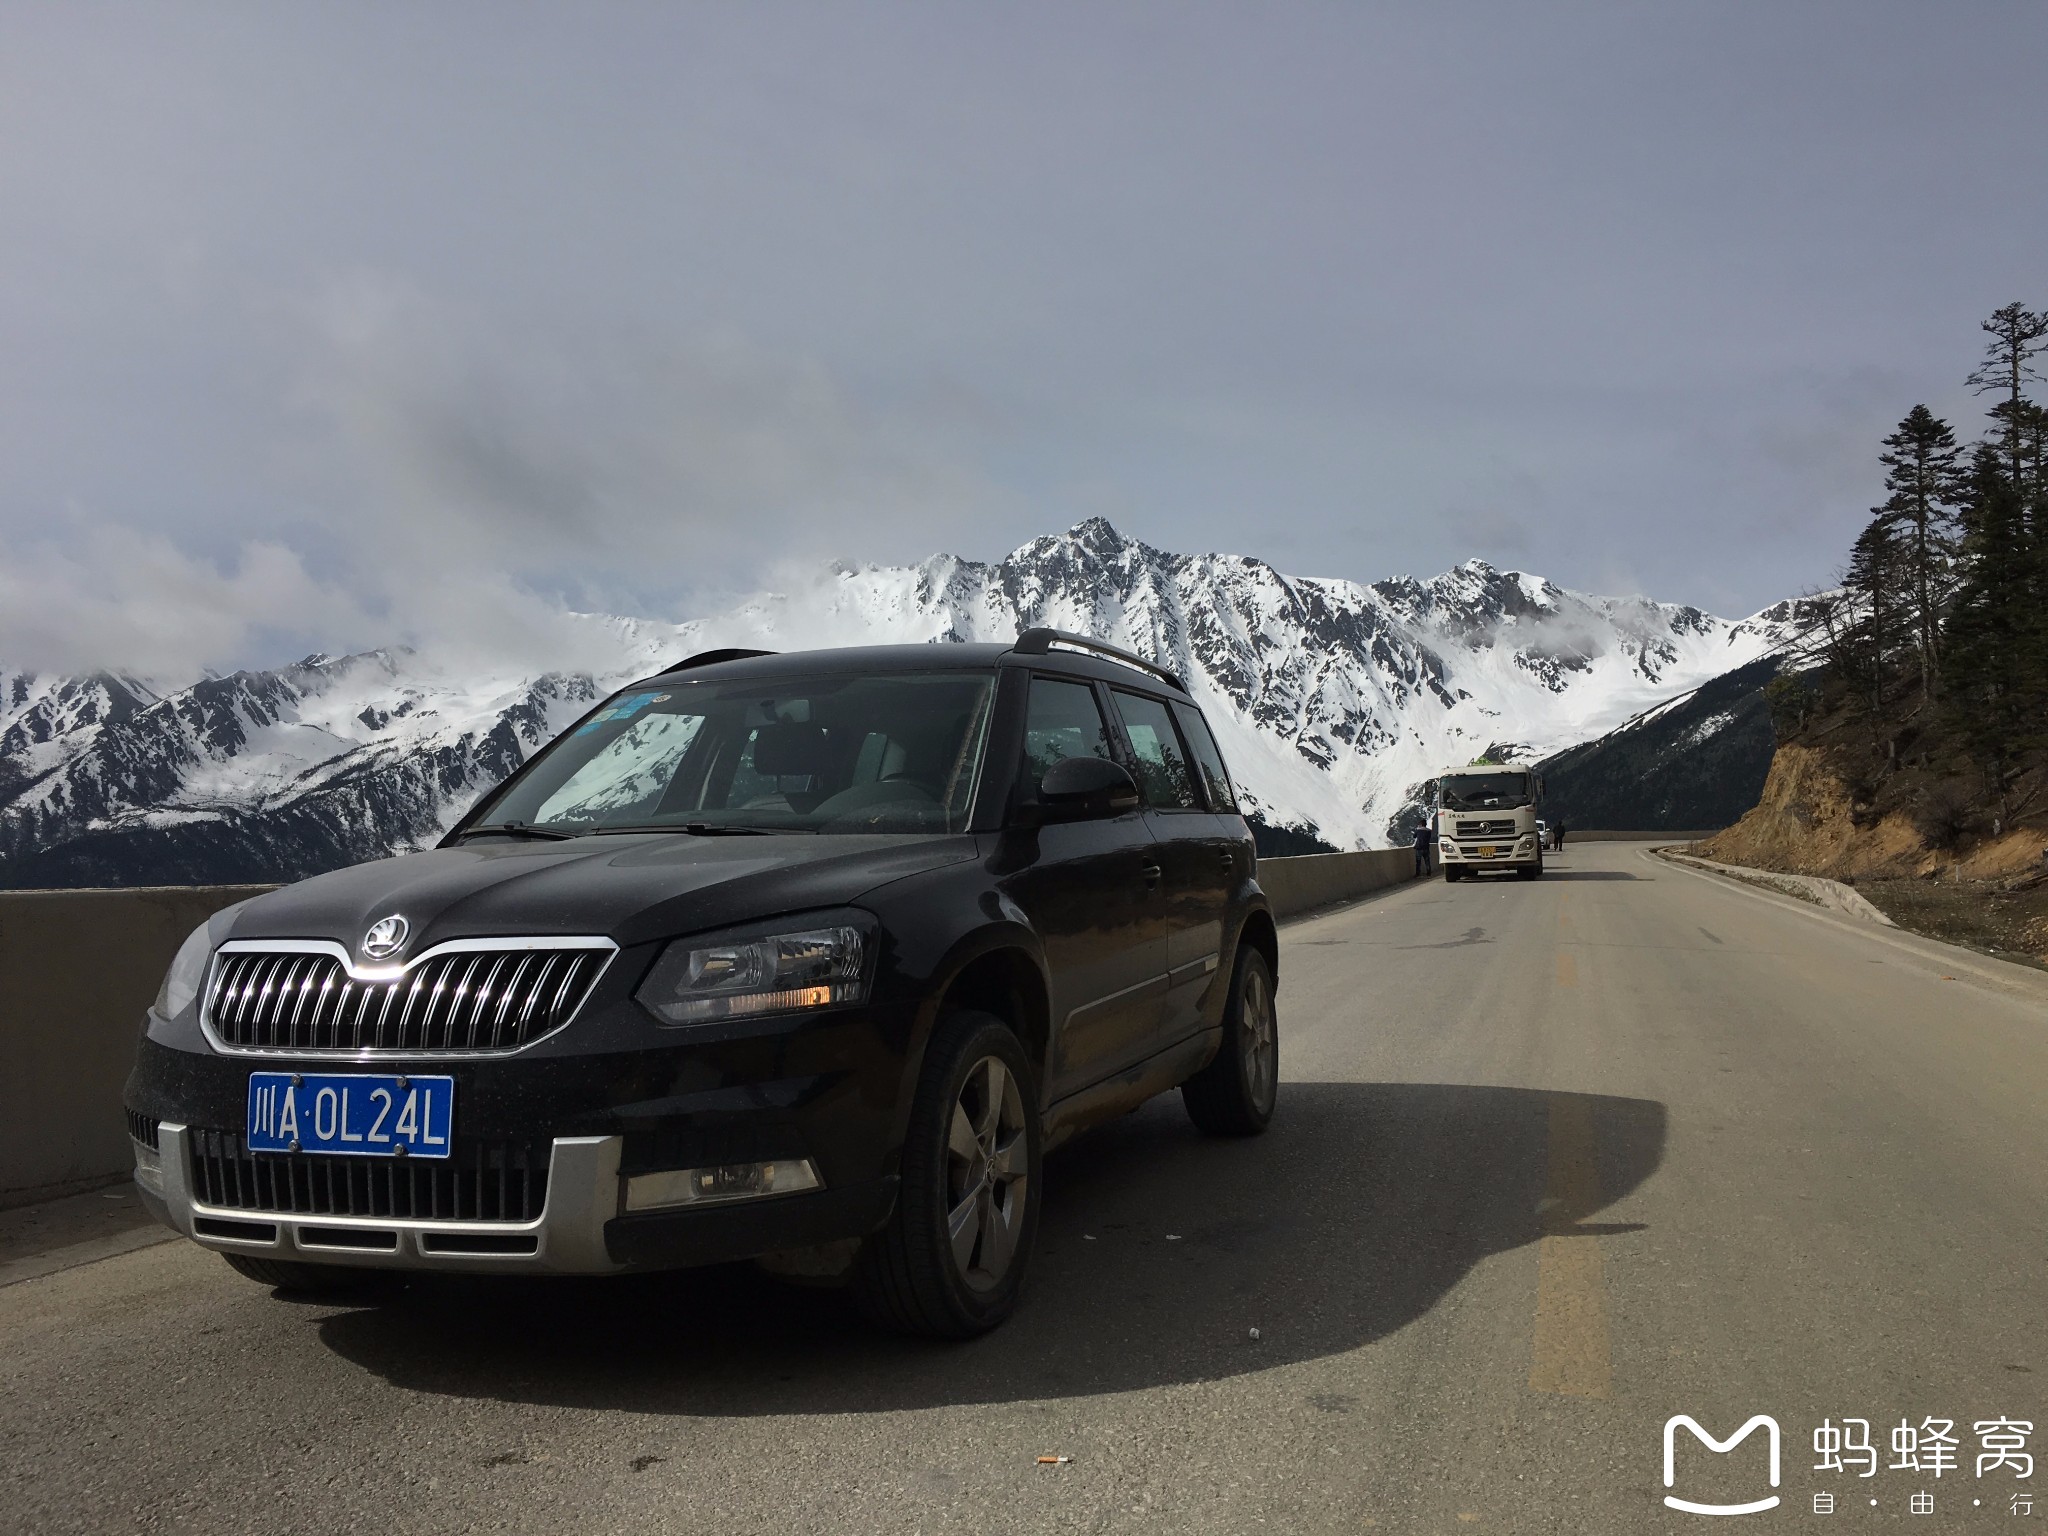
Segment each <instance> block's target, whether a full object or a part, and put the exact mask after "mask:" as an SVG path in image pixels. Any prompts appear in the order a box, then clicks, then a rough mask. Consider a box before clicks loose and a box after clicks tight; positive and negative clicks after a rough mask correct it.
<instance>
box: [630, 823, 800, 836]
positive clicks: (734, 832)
mask: <svg viewBox="0 0 2048 1536" xmlns="http://www.w3.org/2000/svg"><path fill="white" fill-rule="evenodd" d="M809 830H810V829H809V828H808V827H746V826H739V825H736V824H734V823H732V822H729V821H663V822H641V823H638V824H636V825H633V826H626V827H599V828H598V829H597V835H598V836H599V837H609V836H611V835H612V834H613V833H620V832H682V833H686V834H687V835H689V836H691V837H773V836H774V835H775V834H776V833H778V832H807V831H809Z"/></svg>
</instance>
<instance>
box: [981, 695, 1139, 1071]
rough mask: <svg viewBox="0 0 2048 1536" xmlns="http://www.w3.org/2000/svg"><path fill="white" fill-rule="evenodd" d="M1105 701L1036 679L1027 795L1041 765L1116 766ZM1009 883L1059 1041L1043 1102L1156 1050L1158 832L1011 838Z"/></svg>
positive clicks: (1115, 820) (1132, 817)
mask: <svg viewBox="0 0 2048 1536" xmlns="http://www.w3.org/2000/svg"><path fill="white" fill-rule="evenodd" d="M1114 742H1115V738H1114V736H1113V735H1112V734H1111V731H1110V728H1109V723H1108V720H1107V718H1106V717H1105V716H1104V714H1103V709H1102V701H1101V699H1100V698H1099V696H1098V693H1097V690H1096V688H1095V687H1094V685H1093V684H1091V683H1089V682H1087V681H1085V680H1082V679H1077V678H1070V677H1047V676H1034V677H1033V678H1032V679H1031V681H1030V690H1029V695H1028V699H1027V705H1026V715H1025V727H1024V758H1025V761H1024V765H1023V770H1022V790H1023V795H1024V798H1026V799H1030V798H1032V797H1033V796H1034V795H1035V791H1036V787H1037V784H1038V782H1039V780H1040V779H1042V778H1043V777H1044V776H1045V771H1046V769H1048V768H1050V767H1051V766H1052V765H1053V764H1054V763H1056V762H1058V761H1060V759H1062V758H1065V757H1073V756H1078V755H1082V754H1088V755H1093V756H1096V757H1102V758H1107V759H1109V760H1110V761H1113V762H1114V761H1119V760H1120V754H1119V753H1118V752H1117V750H1116V747H1115V745H1114ZM1010 838H1011V841H1012V843H1013V844H1014V850H1015V862H1014V865H1013V867H1012V868H1011V869H1010V870H1009V871H1008V872H1007V873H1006V875H1005V876H1004V879H1003V887H1004V890H1005V892H1006V893H1007V894H1008V895H1009V897H1010V898H1011V900H1013V901H1015V902H1016V903H1017V905H1018V906H1019V907H1021V908H1022V909H1023V910H1024V912H1025V914H1026V916H1027V917H1029V919H1030V921H1031V925H1032V927H1033V928H1034V929H1035V930H1036V931H1037V933H1038V935H1039V939H1040V941H1041V942H1042V943H1043V944H1044V946H1045V960H1046V970H1047V972H1048V974H1049V977H1050V987H1051V991H1052V997H1051V1003H1052V1007H1051V1013H1052V1019H1053V1039H1052V1052H1051V1063H1050V1067H1049V1073H1050V1077H1051V1085H1050V1090H1051V1091H1050V1092H1049V1093H1048V1094H1047V1100H1048V1102H1050V1101H1052V1100H1057V1099H1061V1098H1064V1097H1066V1096H1067V1095H1068V1094H1070V1093H1076V1092H1078V1091H1080V1090H1081V1089H1083V1088H1087V1087H1089V1086H1091V1085H1092V1084H1094V1083H1098V1082H1100V1081H1102V1080H1103V1079H1104V1078H1106V1077H1109V1076H1111V1075H1112V1074H1113V1073H1115V1072H1116V1071H1117V1070H1118V1069H1119V1068H1121V1067H1124V1066H1127V1065H1129V1064H1130V1063H1131V1062H1133V1061H1135V1060H1138V1059H1140V1058H1142V1057H1143V1056H1145V1055H1147V1054H1149V1051H1150V1048H1151V1042H1152V1041H1153V1040H1154V1039H1155V1037H1156V1036H1157V1034H1158V1029H1159V1009H1160V1004H1161V1001H1162V999H1163V997H1164V995H1165V992H1166V936H1165V929H1164V927H1163V925H1162V924H1161V922H1160V920H1159V909H1160V904H1161V890H1160V875H1159V872H1158V871H1157V869H1156V866H1155V864H1154V860H1153V856H1152V855H1153V847H1152V844H1153V837H1152V830H1151V828H1150V826H1149V825H1148V824H1147V822H1146V819H1145V816H1144V814H1143V813H1142V812H1141V811H1131V812H1128V813H1126V814H1124V815H1122V816H1114V817H1109V818H1107V819H1103V820H1096V821H1076V822H1056V823H1053V824H1051V825H1047V826H1038V827H1034V828H1030V829H1028V830H1019V831H1016V832H1013V833H1012V834H1011V835H1010Z"/></svg>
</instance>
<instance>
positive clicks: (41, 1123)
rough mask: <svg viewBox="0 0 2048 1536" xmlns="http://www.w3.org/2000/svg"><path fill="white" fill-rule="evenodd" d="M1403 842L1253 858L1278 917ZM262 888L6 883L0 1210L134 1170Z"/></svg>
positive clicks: (1337, 897)
mask: <svg viewBox="0 0 2048 1536" xmlns="http://www.w3.org/2000/svg"><path fill="white" fill-rule="evenodd" d="M1413 870H1414V856H1413V854H1411V853H1410V852H1409V850H1407V849H1405V848H1401V849H1394V850H1392V851H1389V852H1380V853H1325V854H1312V855H1309V856H1307V857H1302V858H1285V859H1261V860H1259V880H1260V883H1261V884H1263V885H1264V886H1265V888H1266V891H1267V893H1268V895H1269V896H1270V897H1271V899H1272V902H1273V910H1274V913H1275V914H1276V915H1277V916H1279V917H1282V918H1286V917H1291V916H1293V915H1294V914H1296V913H1299V912H1306V911H1309V910H1311V909H1313V908H1315V907H1321V906H1327V905H1329V904H1331V903H1332V902H1338V901H1348V900H1350V899H1352V898H1354V897H1357V896H1363V895H1365V894H1366V893H1367V892H1369V891H1375V890H1379V889H1380V888H1381V887H1383V886H1389V885H1394V884H1396V883H1398V882H1400V881H1402V880H1406V879H1408V878H1409V877H1410V875H1411V874H1412V873H1413ZM267 889H270V887H267V886H256V885H240V886H226V885H223V886H156V887H143V888H136V889H133V890H89V891H0V1063H4V1068H0V1208H5V1207H8V1206H18V1205H25V1204H28V1203H30V1202H32V1201H35V1200H41V1199H48V1198H52V1197H55V1196H58V1195H64V1194H70V1193H73V1192H75V1191H78V1190H83V1189H91V1188H95V1187H97V1186H99V1185H103V1184H106V1183H109V1182H111V1181H113V1180H115V1179H118V1178H119V1177H121V1176H122V1175H123V1174H125V1173H126V1172H127V1171H128V1168H129V1151H128V1137H127V1131H126V1128H125V1126H124V1123H123V1121H122V1119H121V1088H122V1085H123V1084H124V1083H125V1082H126V1081H127V1079H128V1069H129V1067H130V1066H131V1065H132V1063H133V1061H134V1056H135V1041H136V1037H137V1035H138V1034H139V1033H140V1031H141V1026H142V1015H143V1010H144V1009H146V1008H147V1007H148V1006H149V1003H150V999H151V998H153V997H155V996H156V990H157V987H158V986H159V985H161V984H162V982H163V976H164V972H165V970H166V969H168V968H169V966H170V963H171V957H172V956H173V955H174V954H176V953H177V950H178V946H179V945H180V944H182V943H183V942H184V941H185V936H186V935H187V934H189V933H190V932H191V931H192V930H193V929H194V928H196V927H198V926H199V924H200V923H202V922H204V921H205V920H206V919H207V918H208V917H210V916H211V915H212V914H213V913H215V912H217V911H219V910H220V909H221V908H222V907H225V906H228V905H229V904H231V903H233V902H237V901H240V900H242V898H244V897H245V896H254V895H256V894H258V893H259V892H261V891H264V890H267Z"/></svg>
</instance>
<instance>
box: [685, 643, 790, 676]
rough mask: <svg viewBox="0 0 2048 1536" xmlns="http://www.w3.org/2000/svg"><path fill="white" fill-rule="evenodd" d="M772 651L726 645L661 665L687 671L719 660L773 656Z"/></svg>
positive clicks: (716, 662) (716, 663)
mask: <svg viewBox="0 0 2048 1536" xmlns="http://www.w3.org/2000/svg"><path fill="white" fill-rule="evenodd" d="M774 654H775V653H774V652H773V651H747V650H740V649H737V648H733V647H728V648H727V649H725V650H722V651H699V652H698V653H697V654H696V655H694V656H686V657H684V658H683V659H682V660H681V661H679V662H677V663H676V664H675V665H674V666H672V667H663V668H662V670H663V671H664V672H687V671H688V670H689V669H690V668H691V667H715V666H717V665H718V664H719V663H720V662H721V661H744V660H746V659H747V658H748V657H749V656H773V655H774Z"/></svg>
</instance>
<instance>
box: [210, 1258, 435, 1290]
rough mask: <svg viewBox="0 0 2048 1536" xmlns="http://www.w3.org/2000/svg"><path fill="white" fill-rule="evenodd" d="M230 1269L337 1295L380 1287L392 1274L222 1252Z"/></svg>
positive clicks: (261, 1280)
mask: <svg viewBox="0 0 2048 1536" xmlns="http://www.w3.org/2000/svg"><path fill="white" fill-rule="evenodd" d="M221 1257H222V1258H223V1259H225V1260H227V1265H228V1268H229V1269H232V1270H233V1271H234V1272H235V1273H236V1274H238V1275H241V1276H243V1277H245V1278H247V1279H250V1280H254V1281H255V1282H256V1283H257V1284H258V1285H267V1286H271V1287H272V1288H274V1289H276V1290H280V1291H293V1292H299V1293H304V1294H307V1295H318V1294H329V1295H339V1294H341V1293H342V1292H344V1291H374V1290H380V1289H382V1288H384V1287H385V1286H388V1285H390V1284H391V1283H392V1281H393V1279H394V1277H393V1276H391V1275H389V1274H387V1273H385V1272H384V1271H383V1270H378V1269H353V1268H350V1267H349V1266H347V1265H344V1264H307V1263H303V1262H301V1261H300V1260H298V1259H257V1258H251V1257H250V1256H249V1255H248V1254H245V1253H224V1254H222V1255H221Z"/></svg>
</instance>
